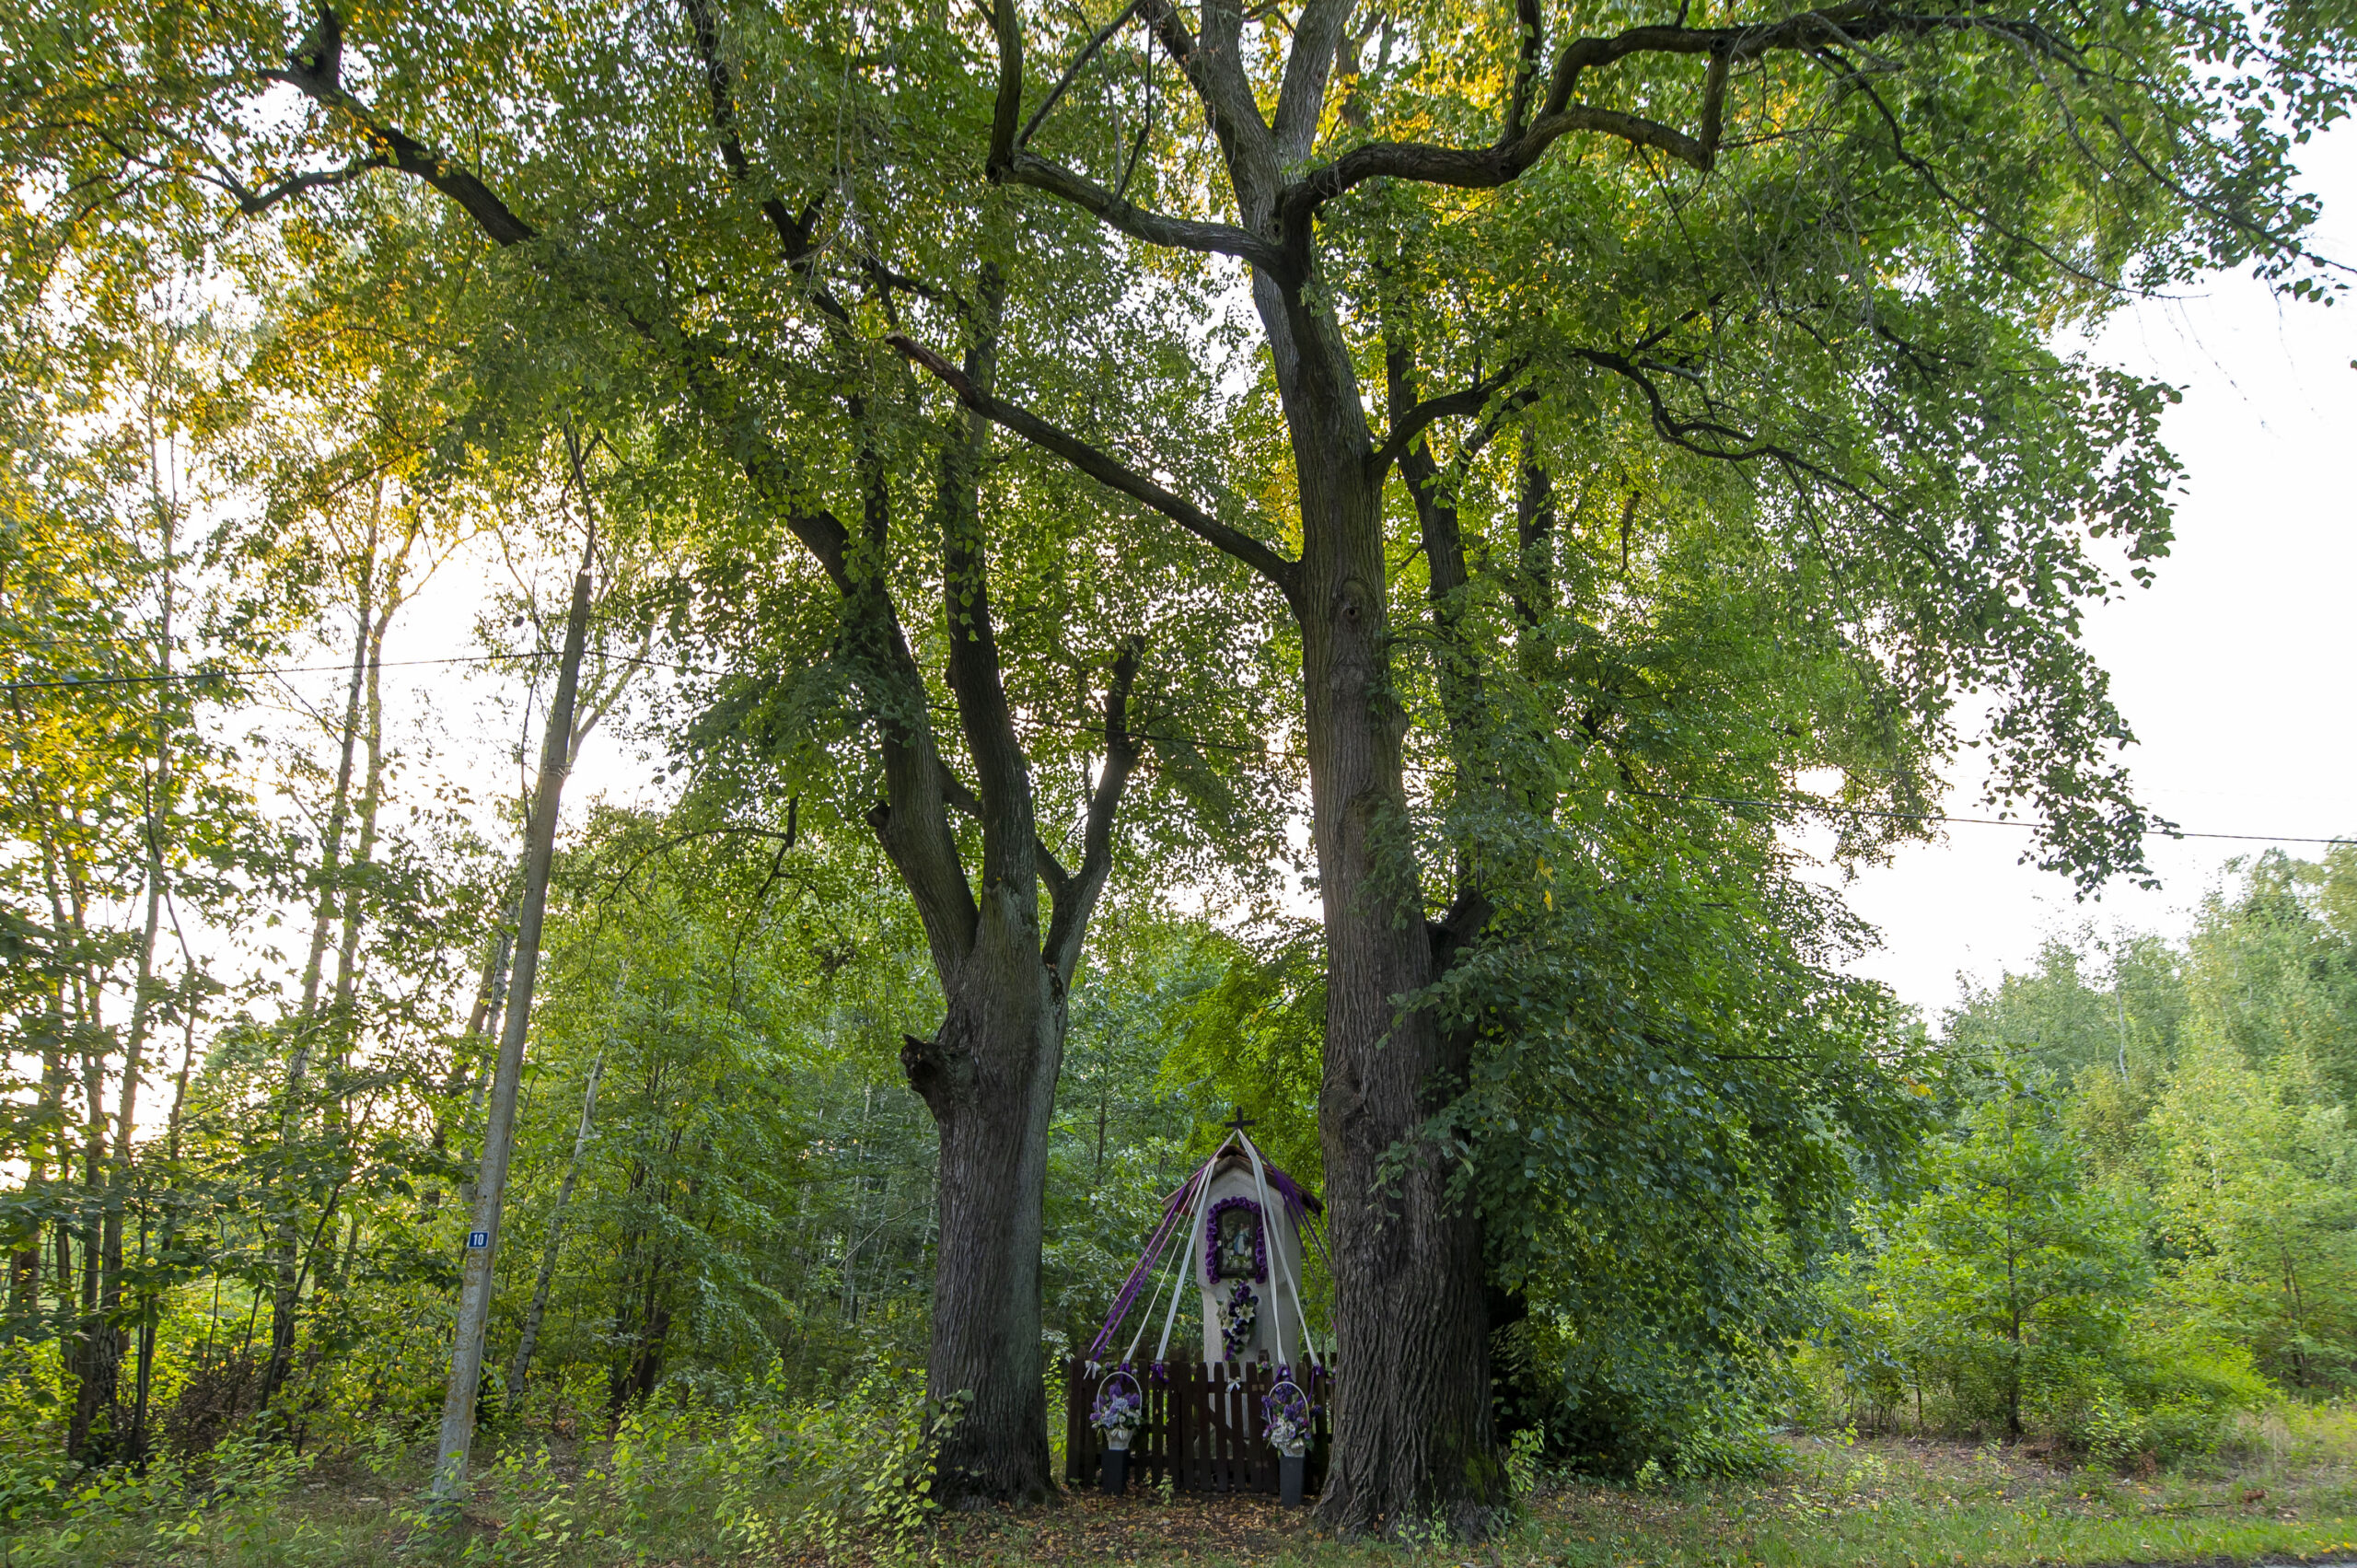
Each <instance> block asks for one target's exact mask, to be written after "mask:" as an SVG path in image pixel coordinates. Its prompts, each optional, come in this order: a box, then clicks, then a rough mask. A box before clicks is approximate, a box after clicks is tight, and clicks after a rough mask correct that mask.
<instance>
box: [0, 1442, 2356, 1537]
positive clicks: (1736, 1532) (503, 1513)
mask: <svg viewBox="0 0 2357 1568" xmlns="http://www.w3.org/2000/svg"><path fill="white" fill-rule="evenodd" d="M862 1419H865V1418H862ZM925 1436H926V1434H925V1433H924V1432H923V1431H922V1430H918V1429H916V1428H914V1427H912V1426H910V1425H909V1424H907V1423H905V1422H904V1423H901V1424H900V1425H899V1426H894V1427H890V1428H888V1429H886V1428H877V1427H865V1426H861V1425H860V1424H859V1423H858V1421H857V1420H853V1419H851V1418H848V1417H846V1416H844V1415H843V1414H842V1412H835V1413H833V1414H832V1415H831V1416H830V1418H829V1419H828V1420H819V1419H818V1418H817V1416H815V1415H814V1416H810V1417H806V1419H805V1420H804V1422H803V1423H801V1424H800V1425H799V1426H782V1425H779V1424H777V1423H761V1422H757V1421H754V1420H751V1419H750V1418H747V1417H736V1418H730V1419H727V1420H704V1421H701V1422H691V1421H689V1420H687V1419H686V1418H675V1419H672V1420H669V1421H656V1422H647V1423H639V1424H637V1425H635V1426H632V1427H625V1429H624V1430H623V1431H622V1433H621V1434H619V1437H618V1440H617V1441H615V1442H613V1443H611V1444H607V1443H584V1444H581V1445H579V1446H575V1447H572V1448H570V1449H566V1448H562V1447H561V1448H555V1449H552V1448H550V1447H548V1446H542V1445H540V1444H534V1443H517V1444H513V1445H510V1446H507V1447H506V1448H505V1449H503V1450H500V1451H498V1452H496V1453H495V1454H494V1455H493V1457H492V1458H491V1459H490V1461H489V1462H488V1463H487V1464H485V1465H484V1466H483V1467H482V1469H481V1472H480V1474H479V1477H478V1482H477V1485H476V1488H475V1493H474V1495H473V1498H472V1499H471V1501H470V1504H469V1506H468V1508H467V1510H466V1514H465V1516H464V1517H463V1518H462V1519H461V1520H460V1521H459V1523H458V1524H457V1525H456V1526H455V1527H444V1528H438V1529H437V1528H434V1527H429V1525H428V1524H427V1522H426V1521H425V1520H424V1518H423V1516H420V1515H419V1514H418V1513H417V1512H416V1511H415V1507H414V1504H413V1501H412V1499H413V1496H414V1486H415V1482H416V1481H418V1480H419V1479H420V1478H421V1474H422V1463H423V1458H424V1456H423V1454H422V1453H420V1452H418V1451H416V1450H413V1449H411V1448H408V1447H406V1446H391V1445H380V1446H378V1447H377V1449H376V1450H374V1451H366V1452H361V1451H355V1452H353V1453H348V1454H344V1455H341V1456H333V1457H330V1458H322V1459H318V1460H312V1459H308V1458H306V1459H299V1460H297V1459H284V1458H279V1459H273V1458H271V1457H270V1456H269V1454H268V1453H267V1452H266V1451H264V1450H262V1449H261V1448H260V1447H258V1446H256V1447H252V1448H250V1449H242V1450H237V1451H234V1452H232V1453H231V1454H229V1455H227V1456H226V1457H225V1462H224V1463H222V1464H221V1465H219V1466H216V1467H215V1469H214V1471H213V1472H212V1473H210V1474H209V1475H208V1476H206V1477H203V1478H200V1477H198V1476H196V1475H194V1474H192V1473H188V1472H180V1471H161V1470H159V1471H157V1472H154V1473H151V1475H150V1477H149V1478H147V1479H146V1480H145V1481H141V1482H138V1483H136V1484H133V1483H129V1482H118V1483H115V1484H114V1485H112V1486H111V1487H89V1488H85V1489H84V1492H83V1493H81V1494H78V1495H77V1494H75V1493H72V1492H71V1491H70V1490H69V1492H68V1493H66V1494H65V1495H64V1496H63V1497H62V1498H59V1499H54V1500H52V1501H53V1504H54V1505H53V1506H52V1507H51V1508H50V1509H49V1510H48V1512H47V1513H46V1514H45V1515H43V1516H40V1517H34V1516H31V1515H30V1514H29V1513H23V1514H20V1516H19V1517H18V1518H17V1519H16V1520H15V1521H12V1522H10V1523H8V1524H7V1525H6V1534H0V1564H5V1565H6V1568H47V1565H50V1564H69V1563H70V1564H77V1565H78V1564H90V1565H93V1568H96V1565H100V1564H104V1565H110V1568H111V1565H117V1564H120V1565H122V1568H179V1565H183V1564H186V1565H199V1564H202V1565H206V1568H212V1565H219V1568H280V1565H284V1568H295V1565H298V1564H299V1565H306V1568H308V1565H312V1564H319V1565H326V1564H339V1565H341V1564H352V1565H354V1568H379V1565H381V1568H397V1565H414V1564H435V1565H439V1564H446V1563H447V1564H461V1563H486V1564H488V1563H516V1564H551V1565H562V1568H597V1565H603V1564H610V1563H611V1564H621V1563H632V1564H658V1563H660V1564H691V1563H692V1564H754V1563H781V1564H783V1563H796V1564H801V1563H807V1564H819V1563H834V1562H840V1563H893V1564H917V1563H928V1564H945V1565H946V1564H954V1565H956V1568H986V1565H988V1568H996V1565H1002V1564H1003V1565H1008V1568H1012V1565H1014V1564H1023V1563H1081V1562H1088V1563H1107V1562H1112V1563H1131V1562H1135V1563H1166V1562H1167V1563H1173V1564H1176V1563H1188V1564H1207V1565H1217V1564H1224V1563H1234V1564H1247V1563H1252V1564H1269V1565H1271V1568H1280V1565H1297V1568H1357V1565H1361V1564H1364V1565H1365V1568H1380V1565H1385V1564H1394V1563H1396V1564H1400V1565H1401V1568H1410V1565H1414V1568H1423V1565H1426V1564H1431V1565H1435V1568H1436V1565H1441V1564H1481V1565H1484V1568H1542V1565H1544V1568H1706V1565H1709V1568H1718V1565H1733V1568H1750V1565H1759V1568H2028V1565H2031V1564H2038V1565H2048V1564H2088V1565H2091V1568H2092V1565H2112V1564H2127V1563H2171V1564H2192V1563H2203V1564H2207V1563H2213V1562H2262V1561H2274V1562H2285V1561H2294V1560H2304V1561H2319V1560H2328V1559H2335V1558H2342V1559H2348V1560H2351V1561H2357V1419H2352V1417H2351V1415H2349V1414H2347V1413H2344V1412H2340V1411H2293V1412H2290V1414H2289V1415H2288V1416H2287V1415H2283V1414H2278V1415H2273V1416H2270V1417H2268V1418H2265V1419H2264V1420H2254V1421H2251V1422H2248V1423H2245V1426H2244V1428H2243V1430H2242V1431H2241V1433H2240V1434H2239V1438H2238V1441H2237V1442H2235V1444H2233V1445H2231V1446H2229V1447H2228V1448H2226V1449H2225V1450H2223V1451H2222V1453H2221V1454H2220V1455H2219V1456H2217V1457H2215V1458H2212V1459H2211V1460H2209V1461H2207V1462H2205V1463H2204V1464H2203V1465H2202V1466H2201V1467H2200V1468H2198V1469H2186V1470H2178V1471H2160V1472H2154V1473H2151V1474H2146V1475H2141V1476H2140V1475H2135V1474H2128V1475H2122V1474H2119V1473H2115V1472H2113V1471H2111V1470H2108V1469H2100V1468H2094V1469H2090V1468H2074V1467H2071V1466H2067V1465H2054V1464H2049V1463H2048V1462H2047V1461H2046V1460H2045V1459H2044V1458H2040V1457H2038V1456H2037V1455H2035V1454H2033V1453H2029V1452H2026V1451H2023V1450H2020V1449H2013V1448H2006V1447H2004V1446H2000V1445H1997V1444H1994V1443H1991V1444H1985V1445H1980V1446H1973V1445H1965V1444H1956V1443H1949V1442H1936V1441H1916V1440H1906V1439H1896V1438H1885V1439H1869V1440H1865V1441H1860V1442H1855V1443H1852V1442H1846V1441H1843V1440H1840V1439H1838V1438H1837V1439H1832V1440H1826V1439H1808V1438H1801V1439H1790V1440H1785V1441H1784V1442H1783V1443H1782V1450H1783V1454H1782V1464H1781V1466H1780V1467H1779V1469H1777V1471H1776V1472H1775V1473H1774V1474H1773V1475H1771V1476H1770V1477H1767V1478H1764V1479H1762V1480H1759V1481H1752V1482H1747V1483H1722V1484H1715V1485H1701V1484H1688V1485H1678V1484H1675V1483H1673V1484H1668V1485H1662V1484H1651V1485H1639V1486H1619V1485H1602V1484H1596V1483H1591V1482H1586V1481H1580V1480H1577V1479H1567V1478H1551V1479H1550V1478H1546V1477H1543V1476H1542V1477H1538V1478H1536V1482H1535V1484H1534V1485H1533V1486H1532V1488H1531V1489H1530V1491H1529V1492H1528V1493H1527V1495H1526V1496H1525V1498H1524V1500H1523V1505H1522V1509H1521V1513H1520V1516H1519V1517H1518V1518H1517V1519H1516V1520H1515V1522H1514V1523H1513V1524H1512V1525H1510V1526H1509V1527H1507V1528H1506V1529H1504V1531H1503V1532H1501V1533H1500V1535H1499V1536H1498V1537H1496V1538H1495V1539H1492V1540H1490V1541H1488V1542H1485V1543H1483V1544H1481V1545H1480V1546H1478V1547H1468V1546H1465V1545H1462V1544H1457V1545H1451V1544H1449V1543H1446V1542H1444V1541H1440V1540H1438V1539H1420V1538H1422V1537H1423V1535H1424V1532H1422V1531H1419V1530H1417V1529H1415V1528H1414V1527H1412V1526H1411V1527H1409V1528H1408V1529H1406V1530H1405V1531H1404V1532H1403V1535H1404V1536H1405V1538H1406V1539H1403V1540H1401V1541H1398V1542H1393V1543H1389V1544H1372V1543H1364V1542H1356V1543H1351V1542H1341V1541H1335V1540H1332V1539H1326V1538H1325V1537H1323V1536H1321V1535H1320V1534H1319V1532H1318V1529H1317V1527H1316V1525H1315V1522H1314V1520H1313V1519H1312V1518H1311V1517H1310V1516H1308V1515H1307V1514H1306V1513H1305V1512H1287V1511H1283V1510H1280V1509H1278V1508H1276V1507H1274V1506H1272V1505H1271V1504H1270V1503H1268V1502H1267V1501H1264V1500H1260V1499H1233V1498H1231V1499H1202V1498H1190V1497H1185V1496H1179V1497H1171V1496H1168V1495H1167V1494H1166V1495H1156V1494H1155V1493H1153V1492H1152V1491H1149V1490H1144V1489H1141V1490H1140V1491H1138V1492H1137V1493H1133V1494H1132V1496H1130V1497H1128V1498H1123V1499H1118V1500H1116V1499H1108V1498H1103V1497H1099V1496H1096V1495H1093V1494H1086V1493H1084V1494H1075V1495H1074V1496H1072V1497H1070V1498H1068V1499H1067V1500H1066V1501H1065V1503H1064V1504H1063V1505H1062V1506H1060V1507H1053V1508H1045V1509H1035V1510H1028V1511H1025V1512H1022V1513H995V1514H981V1515H968V1516H949V1517H946V1518H944V1517H940V1516H935V1515H934V1514H933V1512H932V1510H931V1509H930V1507H929V1504H928V1502H927V1500H926V1499H925V1498H924V1496H923V1490H922V1487H921V1486H912V1485H911V1482H910V1474H911V1464H912V1463H913V1462H914V1460H915V1459H916V1458H917V1457H918V1456H919V1455H920V1454H921V1453H922V1451H923V1442H924V1439H925ZM1526 1479H1527V1477H1526Z"/></svg>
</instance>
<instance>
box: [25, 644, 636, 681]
mask: <svg viewBox="0 0 2357 1568" xmlns="http://www.w3.org/2000/svg"><path fill="white" fill-rule="evenodd" d="M556 656H557V655H556V652H555V651H554V650H541V649H535V650H534V651H533V652H531V653H526V654H467V655H460V656H451V657H447V658H402V659H380V660H378V661H377V668H378V669H408V668H415V667H417V666H420V665H432V664H499V663H502V662H504V661H506V660H510V659H538V658H554V657H556ZM633 662H644V661H633ZM351 669H352V661H351V660H349V659H346V660H345V661H344V662H343V663H342V664H286V665H262V666H258V667H256V668H250V669H184V670H174V671H173V672H172V673H171V674H169V675H162V674H157V675H64V676H58V677H55V678H53V679H46V680H0V691H70V690H72V689H74V688H76V687H82V686H165V685H172V686H177V685H180V684H181V683H183V682H186V681H193V680H246V679H252V678H254V677H256V676H262V675H344V674H349V673H350V672H351Z"/></svg>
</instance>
